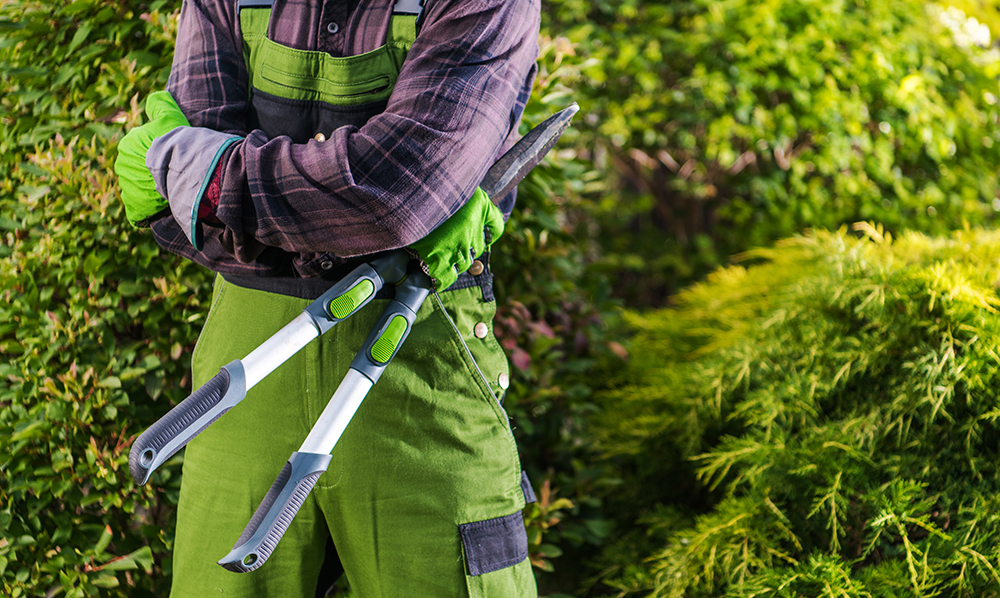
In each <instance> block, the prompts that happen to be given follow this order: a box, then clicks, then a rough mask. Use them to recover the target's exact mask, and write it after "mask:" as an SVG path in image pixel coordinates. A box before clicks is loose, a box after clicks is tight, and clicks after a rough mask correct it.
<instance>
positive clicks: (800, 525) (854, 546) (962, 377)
mask: <svg viewBox="0 0 1000 598" xmlns="http://www.w3.org/2000/svg"><path fill="white" fill-rule="evenodd" d="M859 230H861V231H863V232H864V233H865V236H864V237H862V238H856V237H855V236H854V235H851V234H848V233H847V232H846V231H845V230H842V231H840V232H839V233H822V232H817V233H814V234H810V235H807V236H805V237H798V238H794V239H791V240H788V241H785V242H783V243H781V244H779V246H778V247H776V248H774V249H768V250H758V251H753V252H750V253H748V254H744V255H743V256H741V258H742V260H743V261H744V262H745V263H747V264H748V265H747V266H746V267H742V266H734V267H730V268H726V269H723V270H720V271H718V272H716V273H715V274H713V275H712V276H711V277H710V278H709V280H708V281H706V282H704V283H701V284H697V285H695V286H693V287H692V288H690V289H688V290H686V291H684V292H682V293H680V294H679V295H678V297H677V301H676V306H674V307H672V308H670V309H667V310H662V311H658V312H652V313H649V314H646V315H637V314H633V315H631V316H630V317H629V321H630V323H631V326H632V328H633V330H634V333H635V338H634V342H633V343H632V356H633V357H632V359H633V360H632V363H631V364H630V367H629V368H628V371H627V372H626V374H625V375H624V377H623V380H627V381H628V382H629V383H628V384H625V385H623V386H622V387H621V388H619V389H618V390H616V391H614V392H610V393H607V394H604V395H602V397H601V401H600V402H601V405H602V406H603V408H604V409H603V411H602V412H601V414H600V415H599V416H598V417H597V418H595V420H594V432H595V434H596V436H597V439H598V441H597V442H598V445H599V448H600V449H601V450H602V452H603V453H604V454H605V456H606V457H607V458H608V459H609V463H610V464H613V465H614V467H615V471H616V472H617V474H618V475H620V476H621V477H622V479H623V481H624V483H623V484H622V486H621V489H620V491H619V493H618V494H617V496H616V497H614V499H613V502H612V504H611V507H612V511H613V512H617V513H619V514H620V515H621V517H620V519H621V523H622V525H623V530H627V529H630V530H631V531H630V532H628V533H624V532H623V533H622V534H620V535H619V536H618V537H617V538H616V541H615V543H614V545H613V546H611V547H610V548H609V549H608V550H607V551H606V553H605V555H604V562H603V565H604V566H605V567H606V568H605V569H604V570H603V582H602V584H601V585H600V586H599V587H601V588H603V589H604V591H607V590H608V588H615V589H616V592H615V593H613V594H610V595H614V596H633V595H636V596H639V595H641V596H646V595H651V596H670V597H675V596H676V597H680V596H684V597H687V598H697V597H706V598H707V597H720V596H726V597H733V598H736V597H740V598H750V597H751V596H752V597H757V598H764V597H775V598H776V597H782V598H793V597H799V596H830V597H833V596H844V597H859V598H860V597H862V596H865V597H871V598H875V597H889V596H893V597H910V596H913V597H917V596H923V597H929V596H954V597H961V596H995V595H996V592H997V589H998V588H1000V516H998V515H997V512H998V507H1000V469H998V467H997V461H998V459H1000V423H998V419H1000V403H998V401H997V389H998V388H1000V367H998V365H1000V353H998V350H997V347H998V346H1000V297H998V296H997V281H998V280H1000V233H997V232H994V231H976V230H966V231H961V232H958V233H955V234H953V235H951V236H949V237H947V238H932V237H927V236H924V235H921V234H917V233H910V234H904V235H902V236H901V237H900V238H898V239H891V237H890V236H889V235H888V234H885V233H884V232H883V231H882V230H881V229H880V228H875V227H872V226H869V225H864V226H862V227H860V228H859ZM636 514H638V515H636Z"/></svg>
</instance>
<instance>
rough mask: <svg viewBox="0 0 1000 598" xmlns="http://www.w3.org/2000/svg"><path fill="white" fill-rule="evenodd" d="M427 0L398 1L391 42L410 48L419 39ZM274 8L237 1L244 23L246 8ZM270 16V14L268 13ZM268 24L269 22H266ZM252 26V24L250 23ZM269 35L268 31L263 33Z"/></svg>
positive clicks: (269, 3) (263, 0)
mask: <svg viewBox="0 0 1000 598" xmlns="http://www.w3.org/2000/svg"><path fill="white" fill-rule="evenodd" d="M426 2H427V0H396V4H394V5H393V7H392V23H391V25H390V27H389V38H390V39H389V40H388V41H389V42H396V43H398V44H400V45H403V46H406V47H407V48H409V47H410V46H412V45H413V42H414V40H415V39H416V38H417V32H418V31H419V30H420V20H421V18H422V17H423V16H424V4H426ZM273 6H274V0H237V3H236V14H237V15H238V16H237V18H240V20H241V23H242V16H240V15H241V13H242V11H243V9H244V8H266V9H268V11H270V9H271V8H272V7H273ZM268 16H270V12H268ZM261 21H262V19H254V20H253V21H252V23H253V24H254V25H256V26H258V27H259V24H260V22H261ZM264 23H265V24H266V23H267V21H264ZM248 24H250V23H248ZM254 33H258V34H259V33H263V34H265V35H266V34H267V29H266V25H265V29H264V31H263V32H257V31H255V32H254Z"/></svg>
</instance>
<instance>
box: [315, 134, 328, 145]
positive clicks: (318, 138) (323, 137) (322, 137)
mask: <svg viewBox="0 0 1000 598" xmlns="http://www.w3.org/2000/svg"><path fill="white" fill-rule="evenodd" d="M313 139H315V140H316V141H318V142H320V143H323V142H324V141H326V135H324V134H322V133H316V136H315V137H313Z"/></svg>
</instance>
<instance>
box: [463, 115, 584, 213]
mask: <svg viewBox="0 0 1000 598" xmlns="http://www.w3.org/2000/svg"><path fill="white" fill-rule="evenodd" d="M579 110H580V107H579V106H578V105H577V104H576V103H575V102H574V103H573V104H571V105H570V106H569V107H567V108H563V109H562V110H560V111H559V112H556V113H555V114H553V115H552V116H550V117H548V118H547V119H545V122H543V123H542V124H540V125H538V126H537V127H535V128H533V129H531V130H530V131H528V134H527V135H525V136H524V137H522V138H521V139H520V140H519V141H518V142H517V143H515V144H514V147H512V148H510V149H509V150H507V153H505V154H504V155H503V156H501V157H500V159H499V160H497V161H496V163H494V164H493V166H491V167H490V169H489V170H488V171H487V172H486V176H485V177H483V182H481V183H479V188H480V189H482V190H483V191H485V192H486V195H488V196H489V197H490V199H491V200H493V203H498V202H499V201H500V199H501V198H502V197H504V196H505V195H507V194H508V193H510V192H511V191H512V190H513V189H514V187H516V186H517V184H518V183H520V182H521V179H523V178H524V177H525V176H527V174H528V173H529V172H530V171H531V169H532V168H534V167H535V166H537V165H538V163H539V162H541V161H542V158H544V157H545V154H547V153H548V152H549V150H550V149H552V146H554V145H555V144H556V142H557V141H559V137H561V136H562V134H563V131H565V130H566V127H568V126H569V122H570V121H571V120H573V115H574V114H576V113H577V112H578V111H579Z"/></svg>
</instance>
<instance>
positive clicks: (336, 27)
mask: <svg viewBox="0 0 1000 598" xmlns="http://www.w3.org/2000/svg"><path fill="white" fill-rule="evenodd" d="M326 30H327V31H329V32H330V35H333V34H334V33H337V32H338V31H340V25H338V24H337V23H335V22H334V21H330V24H329V25H327V26H326Z"/></svg>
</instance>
